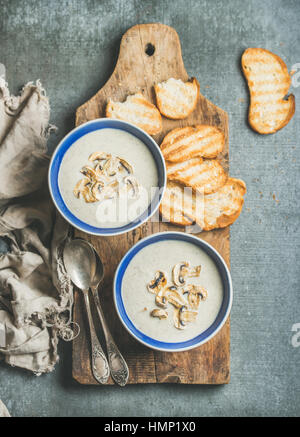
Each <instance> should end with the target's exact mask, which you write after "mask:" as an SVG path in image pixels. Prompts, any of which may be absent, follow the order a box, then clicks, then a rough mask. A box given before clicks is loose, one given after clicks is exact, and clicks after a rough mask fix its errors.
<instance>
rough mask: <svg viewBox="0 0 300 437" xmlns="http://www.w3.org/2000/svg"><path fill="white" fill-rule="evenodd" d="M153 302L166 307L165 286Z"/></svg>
mask: <svg viewBox="0 0 300 437" xmlns="http://www.w3.org/2000/svg"><path fill="white" fill-rule="evenodd" d="M155 303H156V305H157V306H159V307H161V308H167V303H168V299H167V297H166V295H165V288H162V289H161V290H160V291H159V292H158V293H157V294H156V296H155Z"/></svg>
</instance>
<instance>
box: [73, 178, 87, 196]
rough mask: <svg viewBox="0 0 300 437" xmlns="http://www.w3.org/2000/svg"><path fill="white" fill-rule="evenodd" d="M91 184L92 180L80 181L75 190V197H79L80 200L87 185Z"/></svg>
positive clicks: (84, 179)
mask: <svg viewBox="0 0 300 437" xmlns="http://www.w3.org/2000/svg"><path fill="white" fill-rule="evenodd" d="M89 184H91V181H90V179H88V178H83V179H80V181H78V182H77V184H76V185H75V188H74V190H73V193H74V196H75V197H77V199H79V197H80V193H81V192H82V191H83V190H84V189H85V187H86V186H87V185H89Z"/></svg>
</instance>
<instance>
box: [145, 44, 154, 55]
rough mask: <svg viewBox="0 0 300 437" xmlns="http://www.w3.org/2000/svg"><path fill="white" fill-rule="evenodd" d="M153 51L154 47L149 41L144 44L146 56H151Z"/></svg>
mask: <svg viewBox="0 0 300 437" xmlns="http://www.w3.org/2000/svg"><path fill="white" fill-rule="evenodd" d="M154 52H155V47H154V45H153V44H151V42H149V43H148V44H147V45H146V48H145V53H146V55H148V56H153V55H154Z"/></svg>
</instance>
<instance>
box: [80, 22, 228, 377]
mask: <svg viewBox="0 0 300 437" xmlns="http://www.w3.org/2000/svg"><path fill="white" fill-rule="evenodd" d="M149 43H150V44H152V45H153V46H154V47H155V52H154V54H153V55H152V56H148V55H147V53H146V48H147V45H148V44H149ZM170 77H174V78H176V79H182V80H183V81H186V80H187V79H188V74H187V72H186V70H185V68H184V64H183V60H182V56H181V46H180V41H179V37H178V35H177V33H176V31H175V30H174V29H173V28H171V27H169V26H166V25H162V24H159V23H154V24H142V25H137V26H134V27H132V28H130V29H129V30H128V31H127V32H126V33H125V34H124V36H123V38H122V41H121V45H120V52H119V57H118V61H117V64H116V67H115V70H114V72H113V74H112V75H111V77H110V79H109V80H108V81H107V83H106V84H105V85H104V86H103V88H101V90H100V91H99V92H98V93H97V94H96V95H95V96H94V97H92V98H91V99H90V100H89V101H88V102H86V103H85V104H84V105H82V106H80V107H79V108H78V110H77V112H76V125H77V126H78V125H80V124H82V123H84V122H86V121H88V120H92V119H95V118H99V117H103V116H104V110H105V105H106V103H107V100H108V99H109V98H110V97H112V98H113V99H114V100H120V101H123V100H124V99H125V98H126V96H127V95H129V94H134V93H136V92H138V91H141V92H142V93H143V94H144V95H145V96H146V97H148V98H149V99H150V100H151V101H152V102H155V98H154V91H153V85H154V84H155V83H157V82H161V81H164V80H167V79H168V78H170ZM200 79H201V78H200ZM200 85H201V81H200ZM201 123H206V124H210V125H214V126H217V127H219V128H221V129H222V130H223V131H224V133H225V139H226V142H225V150H224V153H223V154H222V156H221V157H220V159H221V161H222V164H223V165H224V167H225V169H226V170H228V169H229V168H228V165H229V164H228V162H229V160H228V152H229V147H228V117H227V113H226V112H224V111H223V110H222V109H220V108H218V107H216V106H215V105H213V104H212V103H211V102H210V101H208V100H207V99H206V98H205V97H203V96H202V94H200V98H199V101H198V104H197V107H196V109H195V111H194V112H193V113H192V114H191V115H190V116H189V117H188V118H187V119H185V120H169V119H166V118H164V117H163V131H162V133H161V134H159V135H156V136H154V139H155V140H156V141H157V142H158V144H160V143H161V141H162V139H163V137H164V135H165V134H166V133H167V132H169V131H170V130H171V129H173V128H175V127H183V126H187V125H191V124H201ZM166 230H177V231H183V228H180V227H176V226H173V225H169V224H166V223H161V222H160V223H157V222H152V221H148V222H146V223H145V224H144V225H142V226H141V227H139V228H137V229H136V230H134V231H132V232H129V233H127V234H124V235H121V236H116V237H94V236H90V235H86V234H84V233H82V232H80V231H76V235H77V236H79V237H81V238H86V239H87V240H89V241H90V242H92V243H93V244H94V246H95V247H96V249H97V251H98V253H99V255H100V256H101V258H102V260H103V262H104V266H105V280H104V283H103V284H102V286H101V289H100V293H101V294H100V297H101V300H102V302H103V307H104V312H105V314H106V318H107V321H108V324H109V327H110V329H111V331H112V333H113V335H114V337H115V339H116V341H117V343H118V345H119V347H120V350H121V352H122V353H123V354H124V356H125V358H126V360H127V362H128V365H129V369H130V379H129V384H138V383H181V384H224V383H228V382H229V379H230V321H229V320H228V321H227V323H226V324H225V325H224V327H223V328H222V330H221V331H220V332H219V333H218V334H217V335H216V336H215V337H214V338H213V339H212V340H210V341H209V342H207V343H206V344H204V345H202V346H201V347H199V348H196V349H193V350H191V351H187V352H180V353H167V352H157V351H152V350H151V349H148V348H146V347H144V346H142V345H141V344H139V343H138V342H136V341H135V340H134V339H133V338H132V337H131V336H130V335H129V334H128V333H127V331H126V330H125V329H124V328H123V326H122V325H121V322H120V321H119V319H118V316H117V314H116V311H115V309H114V304H113V292H112V280H113V276H114V272H115V270H116V267H117V265H118V263H119V262H120V260H121V258H122V257H123V256H124V255H125V253H126V252H127V251H128V249H129V248H130V247H132V245H133V244H135V243H136V242H137V241H139V240H140V239H142V238H144V237H145V236H147V235H150V234H153V233H157V232H161V231H166ZM198 236H199V238H201V239H203V240H205V241H207V242H208V243H210V244H211V245H212V246H213V247H215V249H217V250H218V252H219V253H220V254H221V255H222V256H223V258H224V259H225V261H226V263H227V264H228V266H229V263H230V241H229V228H225V229H222V230H215V231H211V232H202V233H201V234H199V235H198ZM74 321H76V322H77V323H79V325H80V327H81V333H80V336H79V337H77V339H76V340H74V342H73V377H74V378H75V379H76V380H77V381H78V382H80V383H82V384H97V382H96V381H95V380H94V378H93V376H92V372H91V367H90V352H89V339H88V333H87V330H86V328H87V326H86V320H85V315H84V307H83V302H82V299H81V295H80V294H77V293H76V294H75V305H74ZM108 384H113V381H112V380H111V379H110V380H109V381H108Z"/></svg>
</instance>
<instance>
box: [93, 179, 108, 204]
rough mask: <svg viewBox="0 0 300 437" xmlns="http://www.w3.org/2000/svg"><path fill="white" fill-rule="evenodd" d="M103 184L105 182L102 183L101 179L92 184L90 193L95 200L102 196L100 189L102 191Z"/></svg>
mask: <svg viewBox="0 0 300 437" xmlns="http://www.w3.org/2000/svg"><path fill="white" fill-rule="evenodd" d="M104 185H105V184H104V182H103V181H98V182H95V183H94V184H93V185H92V188H91V192H92V195H93V196H94V197H95V198H96V199H97V200H100V199H101V197H102V191H103V188H104Z"/></svg>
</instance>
